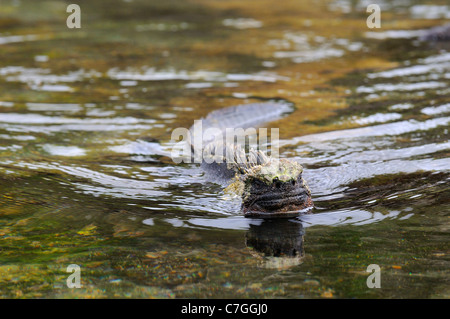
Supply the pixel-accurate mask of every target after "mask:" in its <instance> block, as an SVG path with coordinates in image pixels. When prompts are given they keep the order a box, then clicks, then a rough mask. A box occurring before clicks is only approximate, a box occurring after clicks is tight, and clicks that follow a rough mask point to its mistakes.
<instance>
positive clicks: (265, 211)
mask: <svg viewBox="0 0 450 319" xmlns="http://www.w3.org/2000/svg"><path fill="white" fill-rule="evenodd" d="M291 110H292V107H291V106H288V105H286V104H285V103H278V102H268V103H256V104H247V105H238V106H235V107H230V108H226V109H223V110H218V111H214V112H212V113H210V114H209V115H208V116H207V117H206V118H205V119H203V121H202V125H203V127H202V130H201V134H202V136H201V137H202V139H203V142H204V143H203V145H204V149H203V150H202V154H203V162H202V166H203V167H204V168H205V169H206V170H208V171H209V172H210V173H212V175H215V177H216V178H219V179H232V183H231V184H230V185H229V186H228V187H227V191H232V192H234V193H235V194H238V195H240V196H241V198H242V206H241V209H242V212H243V213H244V215H245V216H246V217H269V218H271V217H292V216H296V215H298V214H299V213H302V212H309V211H310V210H311V209H312V207H313V202H312V199H311V191H310V190H309V188H308V186H307V184H306V181H305V180H304V179H303V177H302V173H303V167H302V166H301V165H300V164H299V163H297V162H295V161H291V160H287V159H279V158H275V157H271V156H267V155H266V154H265V153H264V152H263V151H261V150H256V151H255V150H253V149H250V150H249V151H248V152H246V151H245V145H239V144H234V143H233V144H230V142H227V141H225V140H224V138H223V136H222V135H221V133H224V132H225V130H226V129H231V128H233V129H236V128H242V129H247V128H249V127H252V126H258V125H260V124H262V123H265V122H270V121H273V120H276V119H278V118H280V117H281V116H282V115H283V114H285V113H286V112H288V111H291ZM211 128H214V129H215V130H209V129H211ZM208 132H213V133H211V134H209V133H208ZM191 133H192V135H194V130H193V128H191ZM197 134H199V133H197ZM192 138H193V139H194V138H195V136H192ZM230 154H231V156H230Z"/></svg>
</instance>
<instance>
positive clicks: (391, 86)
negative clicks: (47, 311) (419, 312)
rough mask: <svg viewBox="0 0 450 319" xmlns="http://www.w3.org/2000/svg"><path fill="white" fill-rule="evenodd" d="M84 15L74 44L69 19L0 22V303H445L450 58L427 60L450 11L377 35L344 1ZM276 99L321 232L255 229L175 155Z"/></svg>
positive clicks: (9, 10)
mask: <svg viewBox="0 0 450 319" xmlns="http://www.w3.org/2000/svg"><path fill="white" fill-rule="evenodd" d="M80 5H81V7H82V19H83V20H82V21H83V22H82V23H83V24H82V28H81V29H80V30H69V29H67V28H66V26H65V19H66V16H67V15H66V13H65V6H66V4H64V3H63V2H57V1H54V2H46V3H45V5H36V4H33V2H31V1H29V2H28V1H20V2H15V1H10V2H8V1H6V2H5V5H4V4H3V3H2V9H3V10H2V11H1V12H0V57H1V59H0V90H1V91H0V112H1V113H0V181H1V182H0V194H1V199H0V214H1V216H2V218H1V219H0V236H1V238H2V240H1V247H0V249H1V255H0V263H1V266H0V288H1V289H0V292H1V296H2V297H13V298H22V297H25V298H30V297H45V298H64V297H95V298H104V297H139V298H140V297H143V298H146V297H157V298H174V297H178V298H184V297H195V298H209V297H234V298H246V297H257V298H260V297H265V298H280V297H281V298H311V297H324V298H328V297H338V298H350V297H359V298H361V297H369V298H388V297H400V298H403V297H421V298H434V297H440V298H442V297H444V298H447V297H448V284H447V281H448V265H449V262H448V225H449V224H448V212H449V204H448V199H449V187H448V183H449V167H450V165H449V164H450V160H449V156H448V155H449V142H448V136H449V134H448V127H449V121H450V118H449V111H450V109H449V103H450V99H449V97H448V96H450V94H449V93H450V89H449V82H450V77H449V72H450V64H449V63H450V56H449V53H448V51H447V50H448V48H446V47H445V45H443V44H442V43H434V44H428V43H424V42H421V41H419V40H418V37H420V36H421V35H422V34H423V32H424V30H426V29H427V28H429V27H432V26H435V25H441V24H443V23H444V21H445V20H444V19H445V18H446V17H445V16H443V14H446V12H447V13H448V12H449V11H448V10H449V9H448V6H447V7H445V3H442V4H440V5H442V6H444V7H445V8H443V7H442V8H440V9H439V10H436V6H438V4H436V3H433V4H429V3H427V2H424V3H416V2H414V3H408V4H405V3H403V2H402V3H399V4H395V3H394V4H393V5H392V4H390V5H389V12H386V14H384V15H383V23H384V24H383V28H382V29H381V30H380V31H379V32H378V31H377V32H374V31H371V30H369V29H367V27H366V26H365V19H366V13H365V9H364V4H363V3H358V4H356V6H355V7H352V5H351V2H347V1H333V2H324V3H322V4H321V5H318V6H317V7H311V6H310V5H307V4H306V3H305V4H303V3H301V2H298V1H296V2H286V3H285V4H283V5H282V6H281V5H280V7H279V8H273V6H271V5H270V3H269V2H267V3H266V2H262V3H261V4H259V5H258V6H256V7H255V6H254V4H252V2H250V1H249V2H245V1H244V2H242V1H239V2H233V1H230V2H217V3H216V2H202V1H193V2H177V1H172V2H168V3H167V4H160V3H156V2H155V3H152V2H144V1H142V2H141V1H133V2H122V1H117V3H116V6H112V7H110V8H108V9H106V8H103V7H102V5H101V3H100V2H98V3H97V2H94V3H92V1H91V2H89V3H87V2H86V3H80ZM421 6H425V7H421ZM269 8H270V10H269ZM418 8H419V9H420V8H422V9H423V10H422V9H421V10H419V9H418ZM424 12H425V13H426V12H428V13H429V14H425V15H424V14H423V13H424ZM395 21H397V22H398V23H399V25H401V28H399V27H397V26H396V25H395ZM331 26H332V27H331ZM374 34H376V35H375V36H374ZM268 99H277V100H285V101H288V102H291V103H293V104H294V105H295V107H296V110H295V111H294V112H293V113H292V114H290V115H289V116H287V117H285V118H283V119H281V120H279V121H276V122H273V123H269V124H268V127H279V128H280V138H281V141H280V144H281V150H280V154H281V156H282V157H288V158H293V159H296V160H298V161H299V162H300V163H302V164H303V165H304V166H305V178H306V179H307V181H308V182H309V185H310V188H311V190H312V192H313V199H314V202H315V204H316V208H315V210H314V212H313V214H310V215H303V216H300V217H298V218H296V219H292V220H284V221H263V220H258V219H246V218H244V217H243V216H241V214H240V212H239V208H240V200H239V199H238V198H233V197H232V196H230V195H228V194H225V193H224V192H223V186H224V185H219V184H215V183H212V182H211V181H210V180H209V179H208V177H207V176H205V175H204V172H203V171H202V170H201V169H200V168H199V167H198V166H196V165H187V164H183V165H175V164H174V163H173V162H172V161H171V159H170V158H169V157H168V156H167V155H166V154H167V152H168V151H169V150H170V146H171V144H170V138H171V132H172V130H173V129H174V128H177V127H186V128H189V127H190V126H191V125H192V123H193V121H194V120H195V119H198V118H200V117H202V116H205V115H206V114H207V113H208V112H210V111H212V110H215V109H219V108H222V107H227V106H232V105H236V104H241V103H251V102H258V101H265V100H268ZM294 250H295V251H299V252H301V253H300V255H301V256H302V257H301V258H288V257H274V256H270V255H273V254H275V255H278V254H279V253H280V252H281V253H284V254H289V253H291V252H292V251H294ZM69 264H78V265H80V267H81V269H82V276H81V281H82V285H83V287H82V288H80V289H69V288H67V287H66V278H67V277H68V275H69V274H68V273H66V271H65V270H66V267H67V266H68V265H69ZM370 264H378V265H379V266H380V267H381V276H382V288H381V289H369V288H368V287H367V286H366V278H367V276H368V273H367V272H366V268H367V266H368V265H370Z"/></svg>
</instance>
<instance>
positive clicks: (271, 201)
mask: <svg viewBox="0 0 450 319" xmlns="http://www.w3.org/2000/svg"><path fill="white" fill-rule="evenodd" d="M307 198H308V194H307V193H306V191H305V190H304V189H299V190H294V191H293V192H291V193H285V194H274V193H270V194H264V195H262V196H260V197H259V198H258V199H257V200H255V202H254V205H257V206H259V207H261V208H264V209H266V210H279V209H282V208H283V207H286V206H288V205H293V206H295V205H299V204H301V203H304V202H305V201H306V200H307Z"/></svg>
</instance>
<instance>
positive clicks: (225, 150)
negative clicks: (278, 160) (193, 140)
mask: <svg viewBox="0 0 450 319" xmlns="http://www.w3.org/2000/svg"><path fill="white" fill-rule="evenodd" d="M203 155H204V159H205V161H207V162H208V163H212V162H217V163H226V164H227V168H228V169H232V170H235V171H237V172H239V173H241V174H246V173H247V172H248V171H249V169H251V168H252V167H254V166H257V165H262V164H266V163H268V162H269V161H270V157H269V156H267V155H266V154H264V153H263V152H262V151H261V150H254V149H253V148H252V149H250V150H249V152H248V153H246V152H245V149H244V148H243V147H242V146H240V145H236V144H225V145H222V144H221V143H218V144H217V143H210V144H208V145H207V146H206V147H205V148H204V150H203Z"/></svg>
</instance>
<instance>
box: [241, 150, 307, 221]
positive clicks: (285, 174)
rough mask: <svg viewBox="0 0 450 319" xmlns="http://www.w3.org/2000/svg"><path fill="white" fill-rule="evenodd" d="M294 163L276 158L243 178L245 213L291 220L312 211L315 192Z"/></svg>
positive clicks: (299, 166) (249, 169) (242, 189)
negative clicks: (303, 212)
mask: <svg viewBox="0 0 450 319" xmlns="http://www.w3.org/2000/svg"><path fill="white" fill-rule="evenodd" d="M302 172H303V167H302V166H301V165H300V164H299V163H297V162H294V161H289V160H286V159H279V160H278V159H273V158H270V159H269V160H268V161H266V162H265V163H263V164H261V165H255V166H252V167H250V168H248V169H247V170H245V172H244V174H243V175H241V176H240V177H239V180H240V182H241V183H242V184H241V185H240V186H241V187H240V190H241V194H242V210H243V212H244V214H245V216H247V217H251V216H255V217H291V216H296V215H298V214H299V212H301V211H306V210H309V209H310V208H312V206H313V203H312V200H311V191H310V190H309V188H308V186H307V185H306V182H305V181H304V179H303V177H302Z"/></svg>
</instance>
